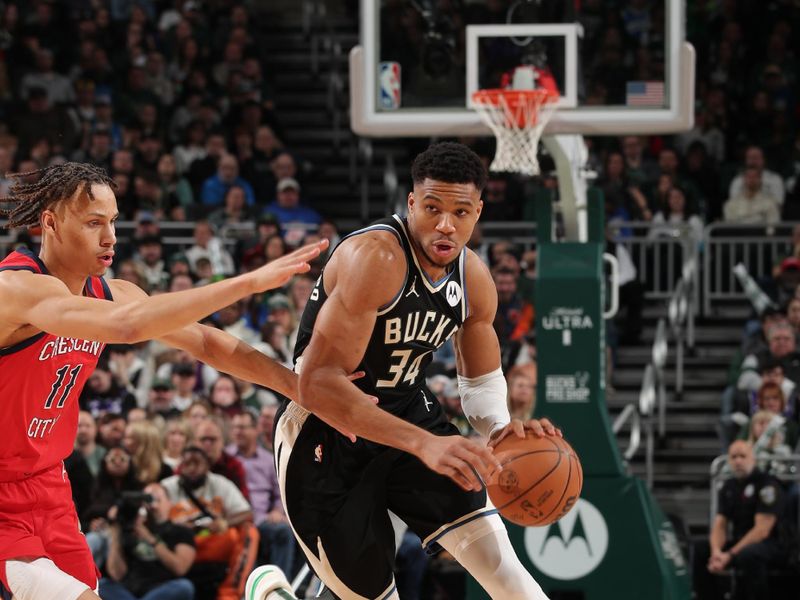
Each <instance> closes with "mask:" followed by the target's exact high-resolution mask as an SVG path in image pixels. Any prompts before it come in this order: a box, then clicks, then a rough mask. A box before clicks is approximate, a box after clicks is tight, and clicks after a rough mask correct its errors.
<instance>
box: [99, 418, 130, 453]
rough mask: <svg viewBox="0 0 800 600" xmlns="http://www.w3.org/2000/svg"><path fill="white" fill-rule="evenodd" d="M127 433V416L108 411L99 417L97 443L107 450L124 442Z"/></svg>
mask: <svg viewBox="0 0 800 600" xmlns="http://www.w3.org/2000/svg"><path fill="white" fill-rule="evenodd" d="M124 435H125V417H123V416H122V415H121V414H119V413H112V412H107V413H105V414H103V415H102V416H101V417H100V418H99V419H97V443H98V444H100V445H101V446H103V448H105V449H106V450H110V449H111V448H116V447H117V446H119V445H121V444H122V438H123V436H124Z"/></svg>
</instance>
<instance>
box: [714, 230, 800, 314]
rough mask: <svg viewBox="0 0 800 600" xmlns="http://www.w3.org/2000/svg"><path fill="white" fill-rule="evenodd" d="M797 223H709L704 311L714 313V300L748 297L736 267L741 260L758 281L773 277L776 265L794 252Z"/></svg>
mask: <svg viewBox="0 0 800 600" xmlns="http://www.w3.org/2000/svg"><path fill="white" fill-rule="evenodd" d="M797 224H798V223H788V222H787V223H779V224H777V225H774V226H764V225H761V226H759V225H749V226H744V225H731V224H729V223H712V224H711V225H709V226H707V227H706V228H705V232H704V236H703V238H704V241H703V245H704V251H703V255H704V256H703V314H704V315H706V316H710V315H713V314H714V307H713V303H714V302H719V301H731V300H744V299H746V297H747V296H746V294H745V291H744V290H743V289H742V287H741V285H740V284H739V282H738V280H737V277H736V275H735V274H734V270H733V269H734V267H735V266H736V265H737V264H738V263H742V264H743V265H744V267H745V269H746V270H747V272H748V273H749V274H750V275H751V276H752V277H753V278H754V279H755V280H756V281H758V280H759V279H761V278H768V277H772V269H773V267H774V265H775V264H776V263H777V262H778V261H779V260H780V259H781V258H782V257H785V256H789V255H791V254H792V243H791V239H792V229H793V228H794V226H795V225H797Z"/></svg>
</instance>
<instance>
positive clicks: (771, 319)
mask: <svg viewBox="0 0 800 600" xmlns="http://www.w3.org/2000/svg"><path fill="white" fill-rule="evenodd" d="M785 320H786V315H785V314H784V313H783V312H782V311H780V310H778V309H777V308H774V307H767V308H765V309H764V310H763V311H762V312H761V314H760V315H759V318H758V321H757V322H755V321H753V322H749V323H748V326H746V327H745V333H744V335H743V336H742V354H743V355H744V356H747V355H748V354H758V353H759V352H763V351H765V350H767V349H768V348H769V344H768V343H767V336H766V332H767V331H768V330H769V328H770V327H772V326H773V325H774V324H776V323H779V322H781V321H785Z"/></svg>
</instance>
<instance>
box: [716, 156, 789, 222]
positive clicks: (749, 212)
mask: <svg viewBox="0 0 800 600" xmlns="http://www.w3.org/2000/svg"><path fill="white" fill-rule="evenodd" d="M761 177H762V173H761V172H760V171H759V170H758V169H757V168H755V167H747V168H746V169H745V171H744V178H743V185H742V187H741V188H738V187H737V195H736V196H731V197H730V198H729V199H728V201H727V202H725V205H724V206H723V214H724V220H725V221H726V222H728V223H742V224H764V225H773V224H775V223H777V222H778V221H780V202H779V200H778V199H777V198H776V197H775V196H771V195H769V194H770V193H771V192H770V191H769V190H765V189H764V188H763V186H762V180H761Z"/></svg>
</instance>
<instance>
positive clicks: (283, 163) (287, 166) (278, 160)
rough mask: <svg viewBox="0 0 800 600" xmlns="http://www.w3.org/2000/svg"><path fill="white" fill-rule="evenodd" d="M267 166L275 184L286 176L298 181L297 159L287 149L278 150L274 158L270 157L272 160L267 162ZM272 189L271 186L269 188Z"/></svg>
mask: <svg viewBox="0 0 800 600" xmlns="http://www.w3.org/2000/svg"><path fill="white" fill-rule="evenodd" d="M269 166H270V170H271V171H272V177H273V181H274V184H275V185H277V184H278V182H279V181H280V180H281V179H286V178H287V177H289V178H291V179H297V180H298V181H299V179H300V178H299V173H298V169H297V161H296V160H295V159H294V156H292V154H291V153H290V152H288V151H283V152H278V154H276V155H275V158H273V159H272V162H271V163H270V164H269ZM272 189H275V188H274V187H273V188H271V190H272ZM271 190H270V191H271Z"/></svg>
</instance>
